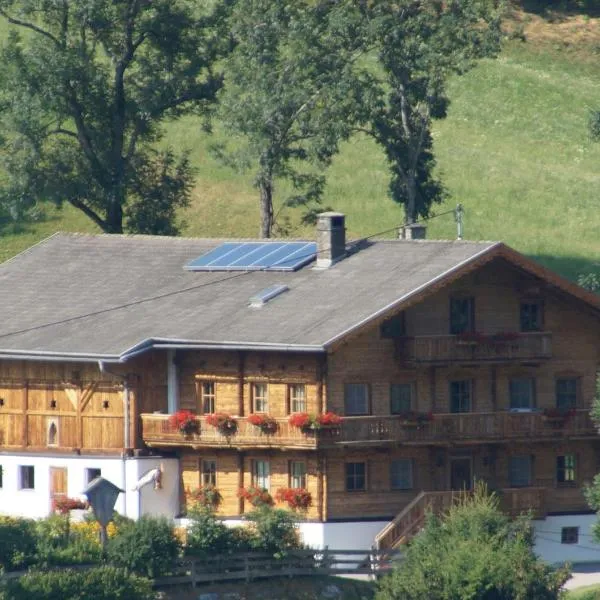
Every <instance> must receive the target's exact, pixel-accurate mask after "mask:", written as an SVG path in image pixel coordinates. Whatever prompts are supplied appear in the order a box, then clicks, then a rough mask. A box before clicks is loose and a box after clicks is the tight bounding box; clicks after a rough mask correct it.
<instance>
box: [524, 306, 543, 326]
mask: <svg viewBox="0 0 600 600" xmlns="http://www.w3.org/2000/svg"><path fill="white" fill-rule="evenodd" d="M520 319H521V331H541V330H542V303H541V302H540V301H539V300H527V301H525V302H521V309H520Z"/></svg>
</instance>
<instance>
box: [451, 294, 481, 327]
mask: <svg viewBox="0 0 600 600" xmlns="http://www.w3.org/2000/svg"><path fill="white" fill-rule="evenodd" d="M459 302H461V303H462V302H464V303H466V304H465V309H466V311H467V314H466V318H464V317H461V320H464V321H465V323H464V324H461V323H457V322H456V320H455V317H456V314H457V311H456V310H455V306H456V304H457V303H459ZM461 310H462V309H461ZM463 325H464V326H463ZM448 331H449V333H450V335H460V334H461V333H473V332H474V331H475V296H472V295H464V296H450V300H449V308H448Z"/></svg>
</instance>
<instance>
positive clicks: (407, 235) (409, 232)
mask: <svg viewBox="0 0 600 600" xmlns="http://www.w3.org/2000/svg"><path fill="white" fill-rule="evenodd" d="M426 237H427V227H426V226H425V225H421V224H420V223H411V224H410V225H405V226H404V227H400V229H398V239H401V240H424V239H425V238H426Z"/></svg>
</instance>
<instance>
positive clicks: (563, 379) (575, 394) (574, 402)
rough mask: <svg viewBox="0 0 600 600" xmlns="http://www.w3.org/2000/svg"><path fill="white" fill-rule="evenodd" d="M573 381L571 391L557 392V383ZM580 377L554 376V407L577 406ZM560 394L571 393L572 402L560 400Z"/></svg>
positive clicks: (566, 407) (568, 407) (569, 407)
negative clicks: (573, 388) (573, 386)
mask: <svg viewBox="0 0 600 600" xmlns="http://www.w3.org/2000/svg"><path fill="white" fill-rule="evenodd" d="M566 382H569V383H574V384H575V390H574V391H572V392H559V389H558V388H559V385H560V384H561V383H562V384H564V383H566ZM580 385H581V382H580V378H579V377H563V376H561V377H556V379H555V380H554V402H555V405H556V408H560V409H565V410H568V409H571V408H577V406H578V404H579V389H580ZM561 394H564V395H572V396H573V398H572V402H570V403H568V405H566V404H564V403H562V402H560V396H561Z"/></svg>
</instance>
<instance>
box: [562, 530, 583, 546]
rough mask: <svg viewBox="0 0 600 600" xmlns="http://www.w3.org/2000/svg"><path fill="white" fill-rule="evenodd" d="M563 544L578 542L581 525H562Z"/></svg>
mask: <svg viewBox="0 0 600 600" xmlns="http://www.w3.org/2000/svg"><path fill="white" fill-rule="evenodd" d="M560 543H561V544H578V543H579V527H562V528H561V530H560Z"/></svg>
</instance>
